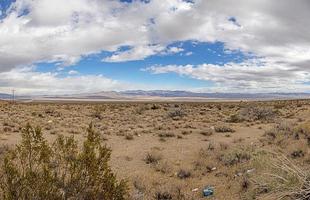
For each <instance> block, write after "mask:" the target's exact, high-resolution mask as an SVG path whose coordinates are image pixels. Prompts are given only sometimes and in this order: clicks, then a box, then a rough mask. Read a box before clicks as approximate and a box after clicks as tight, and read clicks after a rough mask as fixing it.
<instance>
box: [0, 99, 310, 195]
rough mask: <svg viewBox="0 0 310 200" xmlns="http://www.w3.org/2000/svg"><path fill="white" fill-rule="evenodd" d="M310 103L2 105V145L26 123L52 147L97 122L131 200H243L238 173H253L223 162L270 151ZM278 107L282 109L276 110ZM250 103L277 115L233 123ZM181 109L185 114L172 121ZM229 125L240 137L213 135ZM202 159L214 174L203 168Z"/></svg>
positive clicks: (13, 138)
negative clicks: (208, 193)
mask: <svg viewBox="0 0 310 200" xmlns="http://www.w3.org/2000/svg"><path fill="white" fill-rule="evenodd" d="M309 103H310V102H308V101H283V102H216V103H214V102H204V103H201V102H195V103H190V102H183V103H176V102H157V103H153V102H148V103H143V102H139V103H135V102H114V103H111V102H106V103H96V104H94V103H86V102H84V103H74V102H71V103H57V102H53V103H16V104H10V103H7V102H1V103H0V106H1V107H0V109H1V113H0V130H2V131H1V132H0V145H9V146H13V145H14V144H16V143H18V142H19V140H20V138H21V129H22V127H23V126H24V125H25V124H26V123H30V124H32V125H33V126H40V127H42V130H43V132H44V136H45V137H46V138H47V140H48V141H50V142H52V141H53V140H54V139H55V138H56V137H57V135H59V134H63V135H73V136H74V137H75V138H76V139H77V140H79V141H83V139H84V138H85V135H86V128H87V127H88V125H89V123H91V122H92V123H93V124H94V127H95V129H96V131H98V132H100V134H101V135H102V137H103V138H104V141H103V142H104V143H106V145H107V146H109V147H110V148H111V149H112V157H111V162H110V164H111V166H112V169H113V171H114V172H115V173H116V174H117V177H118V178H119V179H126V180H128V185H129V187H130V193H131V198H132V199H156V198H155V195H156V194H157V193H158V192H163V191H168V192H173V193H175V191H178V190H180V191H181V193H182V195H183V199H205V198H204V197H202V194H201V193H202V189H203V188H204V187H205V186H208V185H210V186H213V187H214V188H215V195H214V196H213V197H212V198H213V199H240V198H241V197H240V195H241V193H242V190H241V188H240V182H241V181H242V178H240V177H238V176H236V174H237V173H238V170H243V169H245V170H246V169H247V167H248V166H247V163H246V162H245V163H240V164H236V165H232V166H226V165H224V164H223V163H222V161H221V160H220V159H218V158H219V157H220V156H221V154H223V153H225V152H228V151H231V150H233V149H236V148H239V149H242V148H252V149H262V148H265V145H266V144H265V143H263V142H262V140H263V139H264V137H265V136H264V134H265V132H266V130H268V129H270V128H271V127H273V126H274V124H275V123H277V122H278V121H283V120H286V121H293V122H297V121H300V122H302V121H307V120H309V119H310V112H309V110H310V106H309ZM279 104H281V106H277V105H279ZM282 104H283V105H282ZM299 104H300V105H299ZM297 105H298V106H297ZM249 106H267V107H268V108H272V109H273V110H276V113H277V114H276V117H275V118H274V119H272V121H263V120H254V121H253V120H252V121H243V122H238V123H231V122H229V119H230V116H231V115H233V114H235V113H237V112H238V111H240V109H242V108H246V107H249ZM280 107H281V108H280ZM176 111H177V113H178V111H180V113H181V115H180V116H171V113H175V112H176ZM180 113H178V114H180ZM223 125H225V126H227V127H230V128H232V129H233V130H234V132H233V133H230V132H226V133H220V132H216V131H214V128H216V127H217V126H223ZM205 132H207V133H209V132H211V134H205ZM210 147H212V148H214V149H215V150H212V148H210ZM206 149H211V150H208V151H209V152H208V155H210V156H209V157H210V158H205V159H204V160H203V161H201V152H202V151H206ZM148 153H150V154H156V155H159V157H160V161H159V162H158V163H157V164H156V165H154V164H147V163H146V160H145V158H146V155H147V154H148ZM200 162H203V164H204V165H205V166H207V165H208V166H209V167H210V168H212V170H209V171H208V170H207V171H206V170H205V169H200V168H199V169H198V168H197V166H198V164H197V163H200ZM199 166H200V165H199ZM200 167H201V166H200ZM203 168H204V167H203ZM180 170H184V171H187V172H190V176H189V177H188V178H180V176H179V175H178V172H179V171H180ZM175 199H176V198H175ZM180 199H181V198H180Z"/></svg>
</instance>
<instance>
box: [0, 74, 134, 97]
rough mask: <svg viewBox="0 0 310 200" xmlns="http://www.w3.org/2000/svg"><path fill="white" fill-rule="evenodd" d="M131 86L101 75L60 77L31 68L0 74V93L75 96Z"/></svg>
mask: <svg viewBox="0 0 310 200" xmlns="http://www.w3.org/2000/svg"><path fill="white" fill-rule="evenodd" d="M129 88H131V85H128V84H125V83H121V82H119V81H116V80H112V79H109V78H106V77H104V76H102V75H75V76H67V77H62V76H60V74H57V73H51V72H46V73H43V72H35V71H34V69H33V68H22V69H14V70H11V71H8V72H2V73H0V91H1V92H6V93H10V91H11V90H12V89H16V91H17V93H18V94H19V95H21V94H40V95H42V94H76V93H89V92H98V91H104V90H124V89H129Z"/></svg>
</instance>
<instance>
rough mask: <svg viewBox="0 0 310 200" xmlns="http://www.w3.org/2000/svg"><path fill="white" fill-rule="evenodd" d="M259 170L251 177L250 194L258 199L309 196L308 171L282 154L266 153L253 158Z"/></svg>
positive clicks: (309, 173)
mask: <svg viewBox="0 0 310 200" xmlns="http://www.w3.org/2000/svg"><path fill="white" fill-rule="evenodd" d="M255 160H256V163H257V165H256V167H257V168H260V172H259V173H258V174H256V175H255V176H254V177H252V182H253V184H254V188H252V190H251V193H252V196H255V197H256V198H259V199H294V200H307V199H309V198H310V172H309V170H305V169H302V168H301V167H299V166H297V165H296V164H295V163H293V162H292V161H291V160H289V159H288V158H287V157H285V156H283V155H278V154H274V153H268V154H266V155H264V156H259V157H258V158H255Z"/></svg>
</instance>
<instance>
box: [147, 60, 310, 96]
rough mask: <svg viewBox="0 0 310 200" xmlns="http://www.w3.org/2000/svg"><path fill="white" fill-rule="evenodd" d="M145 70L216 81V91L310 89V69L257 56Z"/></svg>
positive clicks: (213, 88) (214, 88)
mask: <svg viewBox="0 0 310 200" xmlns="http://www.w3.org/2000/svg"><path fill="white" fill-rule="evenodd" d="M142 70H143V71H149V72H151V73H153V74H165V73H176V74H179V75H181V76H187V77H190V78H194V79H198V80H205V81H210V82H212V83H214V86H211V87H209V90H212V91H215V90H217V91H226V92H232V91H234V92H240V91H248V92H258V91H261V92H275V91H285V92H296V91H307V92H310V85H309V84H307V83H309V82H310V73H304V72H300V71H292V70H291V69H290V68H286V67H283V66H282V65H279V64H277V63H271V62H269V63H260V62H257V60H252V61H247V62H244V63H238V64H236V63H228V64H225V65H223V66H220V65H213V64H201V65H197V66H194V65H181V66H178V65H167V66H151V67H148V68H145V69H142Z"/></svg>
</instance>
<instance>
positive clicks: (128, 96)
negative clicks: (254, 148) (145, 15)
mask: <svg viewBox="0 0 310 200" xmlns="http://www.w3.org/2000/svg"><path fill="white" fill-rule="evenodd" d="M11 98H12V96H11V95H10V94H5V93H0V99H5V100H8V99H11ZM16 98H17V99H19V100H29V101H32V100H38V101H39V100H83V101H86V100H90V101H101V100H102V101H104V100H105V101H109V100H110V101H117V100H119V101H121V100H132V101H134V100H202V101H203V100H212V99H213V100H216V99H219V100H243V99H244V100H255V99H258V100H260V99H262V100H264V99H307V98H310V93H196V92H190V91H170V90H149V91H145V90H129V91H119V92H117V91H103V92H97V93H83V94H70V95H69V94H68V95H32V96H31V95H29V96H17V97H16Z"/></svg>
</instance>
